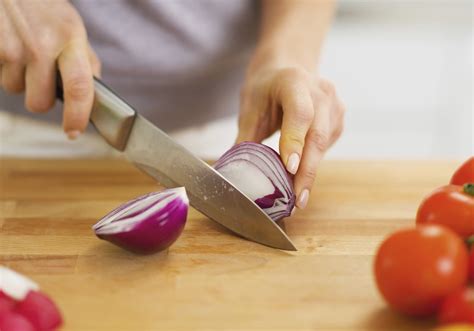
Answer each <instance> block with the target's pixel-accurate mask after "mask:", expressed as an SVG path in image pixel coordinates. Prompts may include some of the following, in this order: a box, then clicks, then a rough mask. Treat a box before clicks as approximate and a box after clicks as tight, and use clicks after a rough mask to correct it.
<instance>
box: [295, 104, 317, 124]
mask: <svg viewBox="0 0 474 331" xmlns="http://www.w3.org/2000/svg"><path fill="white" fill-rule="evenodd" d="M293 116H294V121H296V122H297V123H311V122H312V121H313V118H314V112H313V111H311V110H310V109H309V108H308V107H307V106H305V105H299V106H298V107H297V108H296V111H295V113H294V115H293Z"/></svg>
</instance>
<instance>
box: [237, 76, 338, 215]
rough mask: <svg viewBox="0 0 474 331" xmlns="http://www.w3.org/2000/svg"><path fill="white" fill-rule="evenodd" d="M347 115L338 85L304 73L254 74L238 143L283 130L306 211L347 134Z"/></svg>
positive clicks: (286, 157) (244, 98) (286, 156)
mask: <svg viewBox="0 0 474 331" xmlns="http://www.w3.org/2000/svg"><path fill="white" fill-rule="evenodd" d="M344 112H345V109H344V106H343V104H342V103H341V101H340V100H339V98H338V96H337V94H336V90H335V88H334V86H333V85H332V84H331V83H330V82H329V81H326V80H323V79H315V78H313V76H312V75H311V74H310V73H309V72H308V71H306V70H304V69H301V68H298V67H288V68H278V69H268V68H267V69H263V70H258V71H253V72H250V73H249V74H248V75H247V79H246V82H245V84H244V87H243V89H242V93H241V111H240V117H239V135H238V138H237V142H242V141H256V142H261V141H262V140H263V139H265V138H267V137H269V136H270V135H272V134H273V133H274V132H275V131H277V130H278V129H280V128H281V137H280V155H281V158H282V160H283V162H284V164H285V166H286V168H287V170H288V171H289V172H290V173H292V174H295V182H294V184H295V191H296V194H297V206H298V207H299V208H304V207H305V206H306V204H307V202H308V197H309V193H310V190H311V188H312V186H313V182H314V179H315V176H316V171H317V167H318V164H319V162H320V160H321V158H322V157H323V155H324V153H325V152H326V150H327V149H328V148H329V147H330V146H331V145H332V144H333V143H334V142H335V141H336V140H337V139H338V138H339V136H340V135H341V133H342V129H343V120H344Z"/></svg>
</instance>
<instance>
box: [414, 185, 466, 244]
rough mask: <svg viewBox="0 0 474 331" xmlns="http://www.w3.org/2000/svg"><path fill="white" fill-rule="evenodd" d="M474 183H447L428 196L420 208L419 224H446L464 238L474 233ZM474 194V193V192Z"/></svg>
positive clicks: (417, 220) (417, 219)
mask: <svg viewBox="0 0 474 331" xmlns="http://www.w3.org/2000/svg"><path fill="white" fill-rule="evenodd" d="M472 190H473V187H472V185H469V184H466V185H465V186H464V187H463V186H456V185H447V186H443V187H440V188H438V189H437V190H435V191H434V192H433V193H431V195H429V196H428V197H426V198H425V199H424V200H423V202H422V203H421V205H420V207H419V208H418V213H417V215H416V223H417V224H426V223H434V224H440V225H444V226H446V227H448V228H451V229H452V230H454V231H455V232H457V233H458V234H459V235H460V236H462V237H463V238H467V237H469V236H471V235H474V196H473V195H471V193H472V192H471V191H472ZM473 194H474V193H473Z"/></svg>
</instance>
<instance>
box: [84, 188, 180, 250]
mask: <svg viewBox="0 0 474 331" xmlns="http://www.w3.org/2000/svg"><path fill="white" fill-rule="evenodd" d="M188 205H189V200H188V197H187V195H186V190H185V189H184V187H178V188H173V189H167V190H164V191H161V192H154V193H150V194H146V195H143V196H140V197H138V198H136V199H134V200H132V201H129V202H127V203H125V204H123V205H121V206H119V207H117V208H116V209H114V210H113V211H111V212H110V213H108V214H107V215H105V216H104V217H103V218H102V219H101V220H100V221H99V222H98V223H97V224H95V225H94V226H93V230H94V231H95V234H96V235H97V236H98V237H99V238H101V239H104V240H107V241H109V242H111V243H113V244H115V245H117V246H119V247H122V248H124V249H126V250H129V251H132V252H135V253H139V254H151V253H155V252H157V251H161V250H164V249H166V248H168V247H169V246H171V244H173V243H174V242H175V241H176V239H178V237H179V235H180V234H181V232H182V231H183V229H184V225H185V224H186V217H187V214H188Z"/></svg>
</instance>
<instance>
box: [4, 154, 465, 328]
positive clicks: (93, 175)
mask: <svg viewBox="0 0 474 331" xmlns="http://www.w3.org/2000/svg"><path fill="white" fill-rule="evenodd" d="M455 167H456V163H455V162H446V161H439V162H433V161H406V162H404V161H384V162H379V161H327V162H323V165H322V167H321V169H320V171H319V174H318V178H317V186H316V187H315V189H314V192H313V194H312V197H311V200H310V203H309V206H308V208H307V209H306V210H304V211H298V212H297V213H296V214H295V215H294V216H293V217H291V218H290V219H287V220H286V222H285V224H284V225H285V228H286V231H287V232H288V234H289V236H290V237H291V238H292V239H293V240H294V242H295V244H296V245H297V247H298V248H299V251H298V252H294V253H293V252H284V251H279V250H274V249H270V248H267V247H264V246H261V245H258V244H255V243H252V242H249V241H246V240H243V239H241V238H238V237H236V236H234V235H232V234H231V233H230V232H229V231H227V230H226V229H224V228H223V227H221V226H220V225H218V224H215V223H214V222H212V221H210V220H209V219H208V218H206V217H204V216H203V215H201V214H200V213H198V212H197V211H195V210H191V211H190V214H189V217H188V222H187V225H186V228H185V231H184V233H183V235H182V236H181V237H180V239H179V240H178V241H177V242H176V243H175V245H173V246H172V247H171V248H170V249H169V250H168V251H166V252H162V253H159V254H155V255H152V256H136V255H133V254H130V253H127V252H125V251H123V250H120V249H118V248H116V247H115V246H112V245H110V244H109V243H107V242H104V241H101V240H99V239H97V238H96V237H95V236H94V235H93V233H92V231H91V226H92V225H93V224H94V223H95V222H96V221H97V220H98V219H99V218H100V217H101V216H102V215H104V214H105V213H106V212H108V211H109V210H110V209H112V208H114V207H116V206H117V205H118V204H119V203H121V202H124V201H126V200H128V199H130V198H133V197H135V196H137V195H140V194H143V193H145V192H149V191H153V190H156V189H157V185H156V184H155V183H154V182H153V180H151V179H150V178H148V177H147V176H145V175H143V174H142V173H141V172H139V171H138V170H136V169H135V168H133V167H132V166H131V165H129V164H128V163H126V162H124V161H122V160H114V159H110V160H69V161H66V160H28V159H24V160H15V159H3V160H0V185H1V186H0V263H1V264H3V265H6V266H9V267H11V268H14V269H15V270H18V271H20V272H22V273H25V274H27V275H28V276H30V277H32V278H33V279H35V280H36V281H37V282H38V283H40V285H41V287H42V288H43V289H44V290H45V291H46V292H47V293H49V294H50V295H51V296H52V297H54V299H55V300H56V301H57V302H58V304H59V306H60V307H61V309H62V311H63V313H64V316H65V320H66V324H65V326H64V329H63V330H65V331H68V330H69V331H72V330H74V331H108V330H115V331H117V330H123V331H125V330H133V331H136V330H139V331H151V330H175V329H189V330H210V329H215V330H417V329H428V328H430V327H431V326H432V325H433V321H417V320H412V319H408V318H404V317H402V316H400V315H398V314H396V313H394V312H392V311H390V310H389V309H387V308H386V306H385V304H384V303H383V301H382V300H381V298H380V297H379V295H378V293H377V290H376V288H375V284H374V281H373V279H372V271H371V268H372V259H373V255H374V252H375V250H376V247H377V246H378V245H379V243H380V242H381V240H382V239H383V238H384V237H385V236H386V235H387V234H389V233H390V232H392V231H394V230H396V229H398V228H401V227H405V226H412V225H413V223H414V215H415V212H416V208H417V206H418V204H419V202H420V199H421V198H422V197H423V196H424V195H425V194H427V193H428V192H430V191H431V190H432V189H434V188H435V187H437V186H440V185H443V184H444V183H446V182H447V181H448V180H449V176H450V174H451V173H452V171H453V170H454V169H455Z"/></svg>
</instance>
